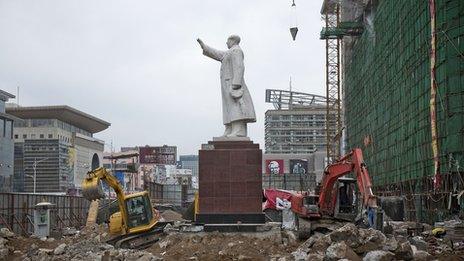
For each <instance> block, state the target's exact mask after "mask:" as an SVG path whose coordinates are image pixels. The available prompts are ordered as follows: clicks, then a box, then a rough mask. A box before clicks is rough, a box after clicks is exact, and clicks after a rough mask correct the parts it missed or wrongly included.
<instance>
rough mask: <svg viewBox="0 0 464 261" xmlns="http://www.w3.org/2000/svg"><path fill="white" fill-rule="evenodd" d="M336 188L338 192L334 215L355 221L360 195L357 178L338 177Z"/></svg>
mask: <svg viewBox="0 0 464 261" xmlns="http://www.w3.org/2000/svg"><path fill="white" fill-rule="evenodd" d="M334 190H335V192H336V193H334V195H335V196H336V200H335V208H334V217H336V218H338V219H343V220H348V221H354V220H355V218H356V216H357V213H358V197H357V191H356V180H355V179H352V178H338V180H337V182H336V183H335V186H334Z"/></svg>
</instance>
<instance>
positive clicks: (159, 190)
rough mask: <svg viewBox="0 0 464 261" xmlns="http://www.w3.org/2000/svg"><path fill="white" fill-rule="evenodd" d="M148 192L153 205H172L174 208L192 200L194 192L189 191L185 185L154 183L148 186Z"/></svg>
mask: <svg viewBox="0 0 464 261" xmlns="http://www.w3.org/2000/svg"><path fill="white" fill-rule="evenodd" d="M148 191H149V194H150V198H151V199H152V201H153V202H154V203H155V204H172V205H174V206H184V205H185V204H187V203H188V201H191V200H192V197H193V194H194V192H192V191H189V189H188V186H187V185H167V184H159V183H154V182H150V183H149V184H148ZM189 195H190V198H189Z"/></svg>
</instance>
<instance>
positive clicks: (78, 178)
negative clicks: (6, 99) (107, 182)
mask: <svg viewBox="0 0 464 261" xmlns="http://www.w3.org/2000/svg"><path fill="white" fill-rule="evenodd" d="M6 112H7V113H9V114H11V115H14V116H16V117H19V118H21V119H23V121H20V122H19V121H18V122H15V124H14V134H13V138H14V142H15V148H14V155H15V163H17V164H16V166H15V168H14V189H15V190H16V191H26V192H33V191H36V192H62V193H79V189H80V185H81V182H82V179H83V178H84V177H85V175H86V173H87V171H89V170H91V169H95V168H97V167H99V166H101V162H102V153H103V147H104V142H103V141H101V140H99V139H96V138H94V137H93V134H94V133H97V132H100V131H103V130H105V129H107V128H108V127H109V126H110V123H108V122H106V121H104V120H101V119H99V118H96V117H94V116H92V115H89V114H86V113H84V112H81V111H79V110H76V109H74V108H71V107H69V106H37V107H20V106H9V107H7V109H6Z"/></svg>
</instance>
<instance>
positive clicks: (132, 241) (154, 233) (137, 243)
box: [107, 224, 165, 249]
mask: <svg viewBox="0 0 464 261" xmlns="http://www.w3.org/2000/svg"><path fill="white" fill-rule="evenodd" d="M164 226H165V224H163V225H162V226H156V227H154V228H153V229H152V230H150V231H147V232H142V233H138V234H131V235H121V236H117V237H115V238H112V239H110V240H108V241H107V243H108V244H111V245H113V246H115V247H116V248H128V249H145V248H148V247H150V246H151V245H153V244H154V243H156V242H158V241H159V240H160V239H161V237H162V236H163V235H164V232H163V229H164Z"/></svg>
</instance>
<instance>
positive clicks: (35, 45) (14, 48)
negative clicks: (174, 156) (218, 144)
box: [0, 0, 325, 154]
mask: <svg viewBox="0 0 464 261" xmlns="http://www.w3.org/2000/svg"><path fill="white" fill-rule="evenodd" d="M321 4H322V0H296V5H297V11H298V27H299V32H298V36H297V40H296V41H295V42H293V41H292V39H291V36H290V32H289V25H290V21H291V16H290V5H291V0H253V1H252V0H197V1H193V0H165V1H160V0H137V1H135V0H125V1H116V0H105V1H103V0H79V1H76V0H53V1H51V0H40V1H37V0H29V1H23V0H0V37H1V40H0V89H2V90H5V91H8V92H11V93H13V94H16V88H17V86H20V95H19V96H20V98H19V103H20V105H22V106H35V105H62V104H63V105H69V106H72V107H74V108H76V109H78V110H81V111H84V112H86V113H89V114H92V115H95V116H97V117H99V118H101V119H103V120H106V121H108V122H110V123H111V127H110V128H109V129H107V130H105V131H103V132H101V133H98V134H96V135H95V137H97V138H99V139H102V140H104V141H105V142H106V144H107V145H109V144H110V143H111V141H112V142H113V147H114V149H115V150H116V151H117V150H119V147H121V146H134V145H145V144H149V145H163V144H169V145H177V147H178V152H179V154H196V153H197V151H198V149H199V148H200V145H201V144H202V143H205V142H207V141H208V140H211V138H212V137H213V136H219V135H221V134H222V132H223V125H222V113H221V98H220V81H219V66H220V64H219V62H216V61H214V60H211V59H209V58H207V57H205V56H203V55H202V52H201V49H200V47H199V46H198V44H197V42H196V39H197V38H198V37H200V38H201V39H203V40H204V42H205V43H207V44H208V45H210V46H213V47H216V48H220V49H226V46H225V41H226V39H227V37H228V35H230V34H238V35H240V36H241V37H242V42H241V46H242V49H243V51H244V53H245V68H246V69H245V81H246V82H247V85H248V88H249V89H250V92H251V95H252V98H253V102H254V105H255V109H256V114H257V118H258V121H257V122H256V123H254V124H249V136H250V137H251V139H253V140H254V141H255V142H259V143H260V144H261V146H262V148H263V149H264V142H263V141H264V113H265V111H266V110H267V109H271V108H272V105H271V104H267V103H265V101H264V98H265V97H264V96H265V89H270V88H272V89H288V86H289V77H290V76H291V77H292V82H293V89H294V90H297V91H301V92H308V93H314V94H324V93H325V85H324V81H325V76H324V66H325V47H324V42H323V41H321V40H319V32H320V30H321V27H322V21H321V18H320V14H319V11H320V6H321ZM107 149H109V146H108V147H107Z"/></svg>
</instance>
